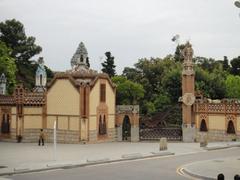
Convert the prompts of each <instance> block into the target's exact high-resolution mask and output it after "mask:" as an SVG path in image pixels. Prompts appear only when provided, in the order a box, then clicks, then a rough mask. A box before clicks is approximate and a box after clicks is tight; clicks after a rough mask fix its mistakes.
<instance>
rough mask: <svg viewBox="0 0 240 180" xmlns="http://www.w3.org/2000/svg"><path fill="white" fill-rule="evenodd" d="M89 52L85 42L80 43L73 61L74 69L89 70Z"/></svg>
mask: <svg viewBox="0 0 240 180" xmlns="http://www.w3.org/2000/svg"><path fill="white" fill-rule="evenodd" d="M88 60H89V59H88V52H87V49H86V47H85V45H84V43H83V42H80V44H79V45H78V48H77V50H76V52H75V53H74V55H73V57H72V59H71V66H72V69H75V70H78V69H83V68H84V69H88V68H89V67H88V63H89V62H88Z"/></svg>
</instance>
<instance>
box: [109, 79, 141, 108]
mask: <svg viewBox="0 0 240 180" xmlns="http://www.w3.org/2000/svg"><path fill="white" fill-rule="evenodd" d="M112 80H113V82H114V83H115V84H116V85H117V104H138V102H139V100H140V99H141V98H143V96H144V89H143V87H142V85H141V84H138V83H134V82H132V81H130V80H127V79H126V78H125V77H123V76H114V77H113V78H112Z"/></svg>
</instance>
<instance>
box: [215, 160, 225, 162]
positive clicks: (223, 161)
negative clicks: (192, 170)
mask: <svg viewBox="0 0 240 180" xmlns="http://www.w3.org/2000/svg"><path fill="white" fill-rule="evenodd" d="M214 162H224V161H223V160H214Z"/></svg>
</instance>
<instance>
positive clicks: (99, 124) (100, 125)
mask: <svg viewBox="0 0 240 180" xmlns="http://www.w3.org/2000/svg"><path fill="white" fill-rule="evenodd" d="M98 134H99V135H101V134H102V116H101V115H100V116H99V122H98Z"/></svg>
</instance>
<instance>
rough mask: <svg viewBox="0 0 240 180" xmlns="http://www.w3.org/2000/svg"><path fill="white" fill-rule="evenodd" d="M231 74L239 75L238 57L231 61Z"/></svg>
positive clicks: (239, 57) (239, 63) (239, 60)
mask: <svg viewBox="0 0 240 180" xmlns="http://www.w3.org/2000/svg"><path fill="white" fill-rule="evenodd" d="M230 63H231V66H232V68H231V74H233V75H240V56H238V57H237V58H233V59H232V60H231V62H230Z"/></svg>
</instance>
